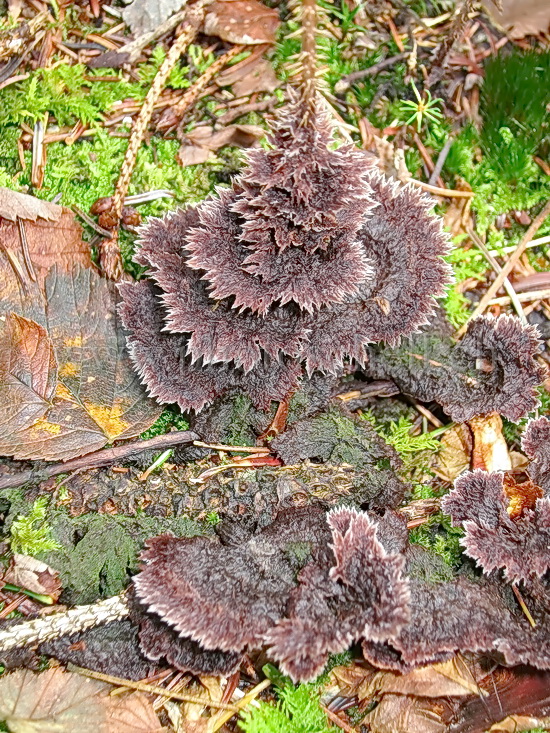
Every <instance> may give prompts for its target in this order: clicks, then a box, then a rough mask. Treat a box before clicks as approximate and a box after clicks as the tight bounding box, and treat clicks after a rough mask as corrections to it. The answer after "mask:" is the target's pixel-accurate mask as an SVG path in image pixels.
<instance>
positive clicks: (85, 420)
mask: <svg viewBox="0 0 550 733" xmlns="http://www.w3.org/2000/svg"><path fill="white" fill-rule="evenodd" d="M45 291H46V298H45V303H44V309H45V313H44V318H45V322H46V327H47V331H48V333H49V336H50V338H51V339H52V342H53V346H54V349H55V354H56V358H57V364H58V383H57V386H56V389H55V394H54V396H53V400H52V406H51V408H50V409H49V410H48V411H47V412H46V413H45V415H44V416H43V417H41V418H40V419H38V420H37V421H35V422H34V423H33V424H32V425H31V426H29V427H25V428H23V429H18V430H13V431H12V432H10V433H9V434H7V435H3V436H0V454H2V455H13V456H14V457H15V458H17V459H28V460H38V459H42V460H50V461H52V460H67V459H69V458H74V457H76V456H80V455H83V454H85V453H90V452H92V451H94V450H98V449H99V448H102V447H103V446H104V445H106V444H107V443H111V442H113V441H114V440H118V439H123V438H131V437H134V436H136V435H139V434H140V433H141V432H143V431H144V430H146V429H147V427H149V426H150V425H151V424H152V423H153V422H154V421H155V420H156V418H157V417H158V415H159V414H160V411H161V408H160V407H159V406H158V405H157V404H156V403H154V402H153V401H152V400H150V399H149V398H148V397H147V395H146V393H145V390H144V389H143V387H142V386H141V384H140V382H139V379H138V377H137V375H136V374H135V373H134V371H133V369H132V366H131V363H130V360H129V357H128V354H127V352H126V348H125V343H124V335H123V333H122V329H121V326H120V323H119V321H118V316H117V312H116V291H115V286H114V284H113V283H111V282H110V281H107V280H105V279H104V278H102V277H100V276H99V275H98V274H97V272H95V270H92V269H84V268H77V269H76V270H75V271H74V272H73V273H72V274H71V275H68V274H60V273H58V272H57V270H56V269H55V268H54V269H53V270H52V272H51V273H50V275H49V276H48V278H47V279H46V282H45ZM4 432H5V431H4Z"/></svg>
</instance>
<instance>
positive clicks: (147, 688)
mask: <svg viewBox="0 0 550 733" xmlns="http://www.w3.org/2000/svg"><path fill="white" fill-rule="evenodd" d="M67 669H68V670H69V672H77V673H78V674H81V675H82V676H84V677H91V678H92V679H94V680H99V681H100V682H107V683H108V684H110V685H119V686H121V687H128V688H129V689H131V690H139V691H140V692H146V693H149V694H150V695H162V696H163V697H169V698H172V699H173V700H181V701H182V702H190V703H193V704H194V705H204V706H205V707H210V708H218V709H219V710H228V711H230V712H231V713H232V714H234V713H238V712H239V708H238V707H237V706H236V705H229V704H228V703H225V702H216V701H215V700H209V699H208V698H206V697H200V696H199V695H187V694H186V693H183V692H175V691H174V690H168V689H166V688H165V687H160V686H158V685H149V684H147V683H146V682H134V680H126V679H124V678H123V677H114V676H113V675H111V674H103V672H94V671H92V670H90V669H84V668H83V667H77V666H76V665H75V664H69V665H68V666H67Z"/></svg>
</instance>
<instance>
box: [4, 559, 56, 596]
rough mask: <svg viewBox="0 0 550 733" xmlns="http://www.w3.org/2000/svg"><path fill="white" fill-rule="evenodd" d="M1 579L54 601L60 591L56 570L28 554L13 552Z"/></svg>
mask: <svg viewBox="0 0 550 733" xmlns="http://www.w3.org/2000/svg"><path fill="white" fill-rule="evenodd" d="M2 580H3V581H4V583H13V585H18V586H19V587H20V588H24V589H25V590H30V591H32V592H33V593H40V594H41V595H45V596H50V597H51V598H52V599H53V600H54V601H57V599H58V598H59V595H60V593H61V581H60V580H59V573H58V572H57V570H54V569H53V568H51V567H50V566H49V565H46V563H45V562H42V561H41V560H37V559H36V558H35V557H30V556H29V555H20V554H18V553H14V554H13V556H12V557H11V559H10V564H9V565H8V568H7V570H6V572H5V573H4V575H3V576H2Z"/></svg>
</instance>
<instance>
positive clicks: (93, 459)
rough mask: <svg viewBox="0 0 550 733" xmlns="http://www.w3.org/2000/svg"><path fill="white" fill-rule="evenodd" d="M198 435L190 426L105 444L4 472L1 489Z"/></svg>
mask: <svg viewBox="0 0 550 733" xmlns="http://www.w3.org/2000/svg"><path fill="white" fill-rule="evenodd" d="M199 438H200V436H199V435H197V434H196V433H193V432H192V431H190V430H175V431H174V432H172V433H166V434H165V435H157V436H156V437H155V438H150V439H149V440H136V441H134V442H133V443H124V444H123V445H117V446H115V447H114V448H104V449H102V450H98V451H95V452H94V453H88V455H85V456H82V457H81V458H72V459H71V460H70V461H65V462H64V463H54V464H53V465H52V466H45V467H44V468H38V469H31V470H30V471H20V472H19V473H17V474H15V475H14V476H6V477H5V478H2V479H0V491H1V490H2V489H12V488H14V487H15V486H22V485H23V484H26V483H27V482H28V481H44V480H45V479H47V478H50V477H51V476H59V474H60V473H70V472H71V471H79V470H82V469H88V468H99V467H101V466H108V465H109V464H110V463H114V462H115V461H120V460H122V459H125V458H129V457H130V456H133V455H135V454H136V453H141V452H143V451H144V450H165V449H166V448H169V447H170V446H173V445H185V444H186V443H193V441H195V440H199Z"/></svg>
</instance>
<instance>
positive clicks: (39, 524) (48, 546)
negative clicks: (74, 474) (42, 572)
mask: <svg viewBox="0 0 550 733" xmlns="http://www.w3.org/2000/svg"><path fill="white" fill-rule="evenodd" d="M47 507H48V499H47V497H40V498H39V499H37V500H36V501H35V502H34V504H33V505H32V507H30V511H29V513H28V514H26V515H19V516H18V517H17V518H16V519H14V520H13V522H12V524H11V527H10V546H11V550H12V552H20V553H21V554H23V555H38V554H40V553H43V552H47V551H50V550H58V549H60V548H61V545H60V544H59V543H58V542H57V541H56V540H55V539H54V538H53V537H52V528H51V526H50V525H49V524H48V522H47V519H46V513H47Z"/></svg>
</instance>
